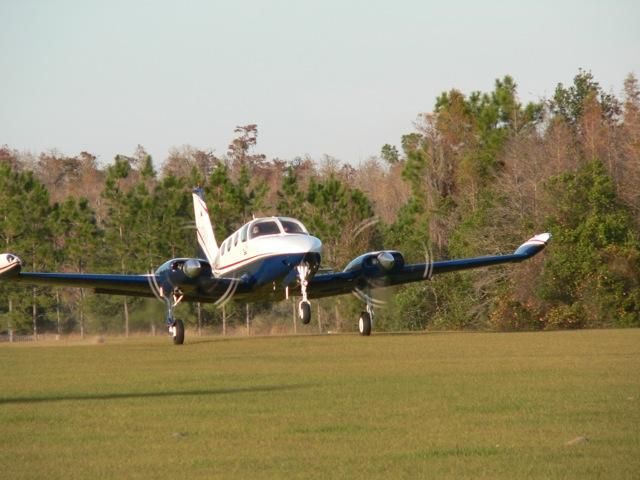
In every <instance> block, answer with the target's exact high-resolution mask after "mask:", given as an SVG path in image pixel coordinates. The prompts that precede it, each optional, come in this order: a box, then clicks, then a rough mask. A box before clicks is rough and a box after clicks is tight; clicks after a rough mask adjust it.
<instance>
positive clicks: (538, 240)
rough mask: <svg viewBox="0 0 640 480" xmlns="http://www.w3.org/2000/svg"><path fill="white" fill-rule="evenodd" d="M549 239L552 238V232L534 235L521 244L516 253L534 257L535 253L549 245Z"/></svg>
mask: <svg viewBox="0 0 640 480" xmlns="http://www.w3.org/2000/svg"><path fill="white" fill-rule="evenodd" d="M549 240H551V234H550V233H549V232H546V233H540V234H538V235H534V236H533V237H531V238H530V239H529V240H527V241H526V242H524V243H523V244H522V245H520V246H519V247H518V249H517V250H516V251H515V254H516V255H522V256H523V257H527V258H528V257H532V256H533V255H535V254H536V253H538V252H540V251H541V250H542V249H544V247H546V246H547V243H548V242H549Z"/></svg>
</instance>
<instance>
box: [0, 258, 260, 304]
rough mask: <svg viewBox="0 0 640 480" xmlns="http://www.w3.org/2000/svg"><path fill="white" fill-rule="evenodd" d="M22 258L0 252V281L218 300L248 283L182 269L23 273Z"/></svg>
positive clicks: (241, 290)
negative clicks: (145, 272)
mask: <svg viewBox="0 0 640 480" xmlns="http://www.w3.org/2000/svg"><path fill="white" fill-rule="evenodd" d="M21 270H22V262H21V260H20V259H19V258H18V257H17V256H15V255H13V254H10V253H5V254H0V281H8V282H12V283H23V284H26V285H45V286H53V287H76V288H88V289H91V290H93V291H94V292H96V293H106V294H111V295H128V296H132V297H154V296H155V297H161V296H163V292H164V293H170V292H172V291H173V289H174V288H178V289H179V290H180V292H182V293H183V294H184V298H185V300H192V301H200V302H219V301H221V300H225V299H226V298H229V297H231V296H233V295H234V294H236V293H238V294H246V293H247V292H248V291H249V290H250V287H251V286H250V285H249V284H248V283H247V282H246V281H245V280H244V279H236V278H216V277H209V276H206V277H198V278H188V277H186V276H184V275H182V274H181V271H180V270H179V271H177V272H174V273H173V274H172V273H169V272H168V271H167V270H164V271H163V270H159V271H158V272H156V273H154V274H148V275H114V274H93V273H56V272H22V271H21ZM172 275H173V276H172Z"/></svg>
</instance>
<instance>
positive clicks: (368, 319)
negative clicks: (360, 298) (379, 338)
mask: <svg viewBox="0 0 640 480" xmlns="http://www.w3.org/2000/svg"><path fill="white" fill-rule="evenodd" d="M372 323H373V307H372V306H371V304H370V303H368V302H367V310H366V311H364V312H361V313H360V318H359V319H358V331H359V332H360V335H362V336H365V337H368V336H369V335H371V325H372Z"/></svg>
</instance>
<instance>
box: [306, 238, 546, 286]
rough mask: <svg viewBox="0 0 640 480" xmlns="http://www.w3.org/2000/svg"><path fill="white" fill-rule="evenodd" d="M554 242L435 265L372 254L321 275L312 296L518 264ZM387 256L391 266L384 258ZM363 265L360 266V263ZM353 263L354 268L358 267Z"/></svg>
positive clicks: (532, 243) (528, 244)
mask: <svg viewBox="0 0 640 480" xmlns="http://www.w3.org/2000/svg"><path fill="white" fill-rule="evenodd" d="M550 239H551V234H549V233H543V234H540V235H536V236H535V237H532V238H530V239H529V240H527V241H526V242H525V243H523V244H522V245H520V246H519V247H518V248H517V249H516V251H515V252H513V253H511V254H507V255H494V256H486V257H474V258H464V259H458V260H443V261H439V262H433V263H417V264H412V265H404V264H403V262H402V264H401V265H400V263H401V262H399V261H398V259H399V260H401V259H402V256H401V255H400V254H399V253H398V252H372V253H370V254H365V255H362V256H361V257H358V259H356V260H354V262H355V265H354V266H352V267H351V268H350V267H347V269H346V270H345V271H344V272H332V273H322V274H317V275H316V276H315V277H313V279H312V280H311V282H310V284H309V296H310V297H314V298H320V297H328V296H332V295H341V294H345V293H349V292H352V291H355V290H356V289H363V288H371V286H373V287H374V288H377V287H388V286H393V285H402V284H405V283H412V282H419V281H424V280H429V279H430V278H431V277H432V276H433V275H437V274H440V273H446V272H454V271H458V270H468V269H471V268H481V267H489V266H492V265H499V264H503V263H518V262H522V261H523V260H527V259H528V258H531V257H533V256H534V255H536V254H538V253H539V252H541V251H542V250H543V249H544V247H545V246H546V245H547V243H548V242H549V240H550ZM385 254H386V255H387V256H388V257H386V260H387V264H386V267H385V266H383V265H384V261H381V260H380V258H381V255H385ZM357 261H359V262H357ZM354 262H352V263H351V264H350V265H352V264H354Z"/></svg>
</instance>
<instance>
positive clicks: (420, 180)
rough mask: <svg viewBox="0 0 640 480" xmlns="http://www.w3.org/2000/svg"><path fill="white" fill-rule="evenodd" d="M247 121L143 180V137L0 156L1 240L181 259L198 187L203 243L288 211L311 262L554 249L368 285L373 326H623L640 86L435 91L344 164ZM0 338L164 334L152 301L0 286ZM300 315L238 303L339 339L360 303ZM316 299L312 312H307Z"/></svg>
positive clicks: (638, 268)
mask: <svg viewBox="0 0 640 480" xmlns="http://www.w3.org/2000/svg"><path fill="white" fill-rule="evenodd" d="M257 142H258V127H257V125H245V126H240V127H237V128H236V130H235V132H234V137H233V139H232V141H231V142H230V144H229V147H228V149H227V152H225V154H223V155H217V154H215V152H213V151H211V150H201V149H196V148H192V147H189V146H185V147H181V148H175V149H172V150H171V151H170V152H169V156H168V158H167V159H166V160H165V161H164V162H163V163H162V165H161V168H160V171H158V170H156V165H155V164H154V162H153V160H152V158H151V156H150V155H149V154H148V153H147V152H146V151H145V149H144V148H143V147H142V146H139V147H138V148H137V149H136V151H135V152H133V154H131V155H118V156H116V157H115V159H114V161H113V162H112V163H111V164H109V165H99V164H98V162H97V160H96V157H95V156H94V155H92V154H90V153H88V152H82V153H80V154H79V155H77V156H73V157H69V156H64V155H60V154H58V153H56V152H46V153H41V154H38V155H34V154H30V153H24V152H19V151H16V150H13V149H11V148H10V147H9V146H4V147H2V148H0V205H2V210H1V211H0V242H1V244H2V245H3V247H2V250H4V251H8V252H13V253H16V254H18V255H19V256H20V257H21V258H22V260H23V262H24V264H25V265H24V268H25V269H27V270H34V271H66V272H105V273H146V272H151V271H153V270H154V269H155V268H157V267H158V266H159V265H160V264H161V263H163V262H164V261H165V260H167V259H168V258H171V257H177V256H194V255H195V246H196V242H195V231H194V222H193V211H192V206H191V196H190V191H191V189H192V188H193V187H194V186H202V187H203V188H204V189H205V194H206V200H207V203H208V205H209V211H210V214H211V218H212V221H213V223H214V228H215V231H216V236H217V238H218V239H219V240H222V239H224V238H225V237H226V236H227V235H228V234H229V233H231V232H232V231H234V230H235V229H236V228H238V227H239V226H240V225H242V224H243V223H244V222H245V221H247V220H249V219H251V218H252V216H262V215H275V214H280V215H290V216H293V217H296V218H299V219H301V220H302V221H303V222H304V223H305V225H306V226H307V228H308V229H309V230H310V231H311V233H313V234H314V235H316V236H318V237H319V238H321V239H322V240H323V245H324V254H323V268H331V269H336V270H337V269H342V268H343V267H344V266H345V265H346V263H347V262H348V261H349V260H350V259H352V258H353V257H355V256H357V255H359V254H361V253H363V252H364V251H369V250H377V249H381V248H386V249H395V250H400V251H402V252H403V253H404V255H405V257H406V259H407V260H408V261H410V262H414V261H415V262H422V261H424V260H425V258H427V259H441V258H455V257H465V256H475V255H485V254H494V253H504V252H508V251H510V250H512V249H513V248H514V247H515V246H517V245H519V244H520V243H521V242H522V241H524V240H526V239H527V238H529V237H530V236H531V235H532V234H534V233H540V232H543V231H550V232H552V234H553V240H552V243H551V244H550V247H549V248H548V249H547V250H546V251H545V253H544V254H543V255H541V256H538V257H536V258H535V259H533V260H532V261H529V262H525V263H523V264H520V265H516V266H513V265H511V266H502V267H493V268H490V269H485V270H478V271H466V272H459V273H452V274H447V275H442V276H438V277H436V278H434V279H432V280H431V281H429V282H424V283H420V284H413V285H409V286H403V287H399V288H394V289H393V290H392V291H388V290H381V291H376V292H375V294H374V296H375V298H376V300H377V303H380V304H382V305H383V308H380V309H378V311H377V317H376V320H377V324H376V329H377V330H424V329H490V330H537V329H561V328H594V327H627V326H639V325H640V241H639V239H640V235H639V234H640V188H639V187H640V87H639V85H638V81H637V79H636V78H635V76H633V75H629V76H628V77H627V78H626V79H625V81H624V91H623V93H622V95H621V96H616V95H614V94H612V93H609V92H606V91H604V90H603V89H602V87H601V86H600V85H599V83H598V82H597V81H596V80H595V79H594V77H593V75H592V74H591V73H590V72H587V71H583V70H580V71H579V72H578V73H577V74H576V76H575V77H574V79H573V83H572V84H570V85H568V86H565V85H563V84H558V86H557V88H556V90H555V92H554V95H553V96H552V98H549V99H543V100H540V101H539V102H530V103H527V104H523V103H521V101H520V100H519V98H518V94H517V85H516V83H515V81H514V80H513V79H512V78H511V77H509V76H505V77H504V78H501V79H498V80H496V82H495V86H494V89H493V90H492V91H490V92H472V93H470V94H464V93H463V92H460V91H459V90H456V89H452V90H450V91H448V92H444V93H442V94H441V95H440V96H439V97H438V98H437V99H436V101H435V105H434V107H433V110H432V112H430V113H425V114H421V115H419V116H418V119H417V121H416V123H415V130H414V131H413V132H409V133H407V134H406V135H404V136H402V138H401V139H400V142H399V145H384V146H382V148H381V151H380V154H379V155H378V156H376V157H372V158H370V159H368V160H367V161H365V162H362V163H361V164H360V165H357V166H354V165H351V164H349V163H342V162H340V161H338V160H337V159H335V158H332V157H329V156H324V157H323V158H322V159H317V160H313V159H311V158H302V157H300V158H295V159H292V160H281V159H278V158H274V159H268V158H267V157H266V156H265V155H263V154H261V153H259V150H258V145H257ZM0 296H1V298H2V300H1V301H0V331H11V332H33V333H36V334H38V333H42V332H58V333H70V332H74V333H79V334H81V335H84V334H85V333H91V334H96V333H105V332H110V333H125V334H129V332H130V331H140V330H143V331H149V330H152V331H155V329H156V328H163V327H164V325H163V305H162V304H161V303H159V302H157V301H155V300H149V299H139V298H132V297H117V296H104V295H100V296H97V295H94V294H92V293H91V291H90V290H85V289H65V288H44V287H37V288H33V287H25V286H22V285H20V286H16V285H12V284H10V283H6V282H3V283H0ZM314 303H315V304H317V309H318V313H317V314H315V315H314V317H315V318H316V319H317V320H318V322H319V323H318V324H316V325H314V326H309V327H302V326H301V325H295V320H294V319H293V316H292V303H285V302H283V303H281V304H274V305H271V304H257V305H253V306H251V317H252V322H253V323H252V325H251V327H250V328H251V329H252V331H254V332H260V333H268V332H282V331H291V330H292V329H294V328H295V329H302V328H306V329H311V328H313V329H319V330H320V331H350V330H353V329H354V328H355V322H353V321H352V319H354V318H356V314H357V311H359V310H360V309H361V308H362V305H361V304H360V301H359V300H357V299H356V298H351V297H350V296H343V297H336V298H329V299H323V300H320V301H316V302H314ZM314 308H316V305H314ZM178 313H179V315H180V316H181V317H182V318H184V320H185V323H187V324H188V325H192V326H194V327H195V326H197V327H198V328H208V329H209V330H210V331H215V332H219V331H221V329H222V328H223V327H222V325H223V324H224V329H225V332H228V333H230V332H234V331H244V329H245V328H246V324H245V307H244V305H236V304H233V303H230V304H227V305H226V306H225V309H219V308H216V307H215V306H213V305H209V304H206V305H197V304H196V305H188V306H181V307H180V310H178Z"/></svg>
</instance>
